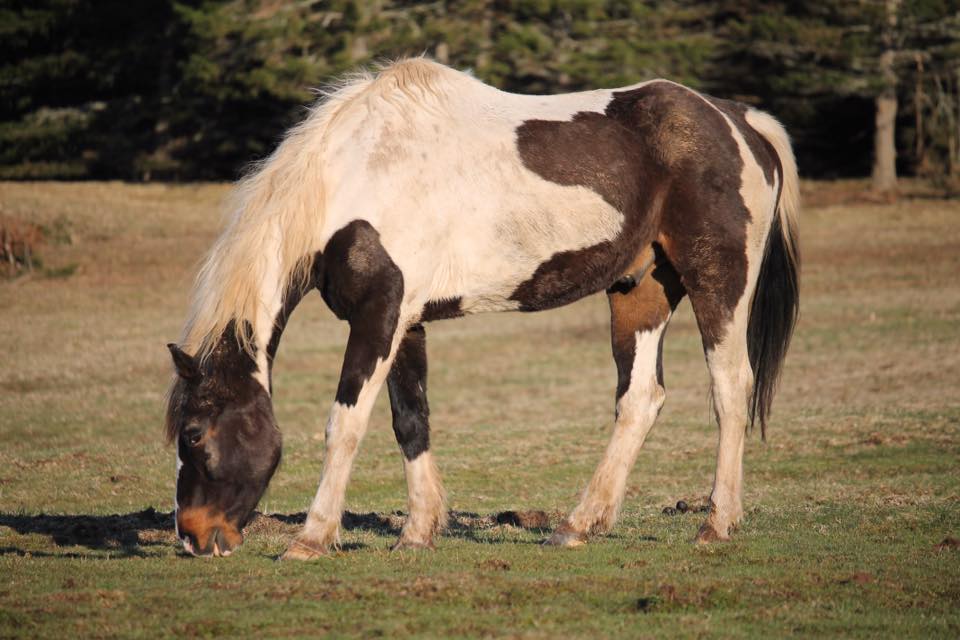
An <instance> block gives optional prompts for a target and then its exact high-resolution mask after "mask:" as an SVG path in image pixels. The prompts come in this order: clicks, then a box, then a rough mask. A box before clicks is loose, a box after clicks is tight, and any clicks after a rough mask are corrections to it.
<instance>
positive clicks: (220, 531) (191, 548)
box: [177, 508, 243, 557]
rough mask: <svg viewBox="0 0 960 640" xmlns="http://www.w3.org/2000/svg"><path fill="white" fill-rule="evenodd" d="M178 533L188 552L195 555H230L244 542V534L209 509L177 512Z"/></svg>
mask: <svg viewBox="0 0 960 640" xmlns="http://www.w3.org/2000/svg"><path fill="white" fill-rule="evenodd" d="M177 533H178V535H179V536H180V542H182V543H183V548H184V549H185V550H186V552H187V553H189V554H191V555H194V556H214V557H220V556H229V555H230V554H231V553H233V552H234V551H236V550H237V548H238V547H239V546H240V545H241V544H243V534H242V533H240V531H239V530H238V529H237V527H235V526H234V525H232V524H231V523H229V522H227V520H226V519H225V518H223V517H222V516H218V515H217V514H214V513H213V512H212V511H211V510H209V509H203V508H199V509H198V508H193V509H185V510H183V511H180V512H178V513H177Z"/></svg>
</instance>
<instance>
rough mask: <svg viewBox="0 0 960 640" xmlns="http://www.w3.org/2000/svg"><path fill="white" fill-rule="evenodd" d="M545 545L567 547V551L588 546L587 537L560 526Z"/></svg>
mask: <svg viewBox="0 0 960 640" xmlns="http://www.w3.org/2000/svg"><path fill="white" fill-rule="evenodd" d="M543 544H545V545H548V546H551V547H565V548H567V549H573V548H575V547H582V546H583V545H585V544H587V536H586V535H585V534H583V533H580V532H578V531H574V530H573V529H570V528H568V527H565V526H563V525H560V527H559V528H558V529H557V530H556V531H554V532H553V535H552V536H550V537H549V538H548V539H547V541H546V542H544V543H543Z"/></svg>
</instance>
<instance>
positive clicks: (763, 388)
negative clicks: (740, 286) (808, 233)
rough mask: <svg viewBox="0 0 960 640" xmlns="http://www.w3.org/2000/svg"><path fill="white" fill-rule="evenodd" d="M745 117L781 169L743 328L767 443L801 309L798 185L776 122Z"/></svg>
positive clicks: (754, 409)
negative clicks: (775, 398) (772, 407)
mask: <svg viewBox="0 0 960 640" xmlns="http://www.w3.org/2000/svg"><path fill="white" fill-rule="evenodd" d="M747 118H748V121H749V123H750V126H752V127H753V128H754V129H756V130H757V131H758V132H759V133H760V134H761V135H762V136H763V137H764V138H766V139H767V141H768V142H769V143H770V144H771V146H773V148H774V150H775V151H776V153H777V157H778V158H779V160H780V166H781V169H782V171H781V173H782V184H781V185H780V194H779V200H778V202H777V211H776V215H775V216H774V218H773V221H772V223H771V225H770V232H769V235H768V236H767V243H766V249H765V250H764V254H763V262H762V263H761V265H760V275H759V277H758V279H757V286H756V290H755V292H754V294H753V302H752V303H751V305H750V320H749V322H748V324H747V351H748V353H749V356H750V366H751V367H752V368H753V377H754V386H753V393H752V396H751V398H750V406H749V413H750V426H751V427H753V425H754V423H755V422H757V421H758V420H759V422H760V433H761V437H762V438H764V439H766V436H767V418H768V417H769V416H770V405H771V404H772V402H773V395H774V392H775V391H776V386H777V381H778V380H779V377H780V371H781V368H782V366H783V360H784V358H785V357H786V355H787V348H788V347H789V345H790V338H791V336H792V335H793V329H794V327H795V326H796V323H797V316H798V313H799V308H800V245H799V217H800V181H799V177H798V175H797V163H796V160H795V159H794V156H793V149H792V148H791V146H790V138H789V137H788V136H787V132H786V131H785V130H784V128H783V127H782V126H781V125H780V123H779V122H777V121H776V120H775V119H774V118H773V117H771V116H769V115H767V114H765V113H762V112H759V111H752V110H751V111H750V112H749V113H748V116H747Z"/></svg>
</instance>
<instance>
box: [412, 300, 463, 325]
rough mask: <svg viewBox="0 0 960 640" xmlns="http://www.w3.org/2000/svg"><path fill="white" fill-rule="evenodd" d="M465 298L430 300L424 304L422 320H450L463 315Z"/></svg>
mask: <svg viewBox="0 0 960 640" xmlns="http://www.w3.org/2000/svg"><path fill="white" fill-rule="evenodd" d="M462 303H463V299H462V298H460V297H459V296H458V297H456V298H442V299H440V300H430V301H428V302H427V304H425V305H424V306H423V312H422V313H421V314H420V321H421V322H433V321H434V320H449V319H451V318H459V317H461V316H463V308H462V306H461V305H462Z"/></svg>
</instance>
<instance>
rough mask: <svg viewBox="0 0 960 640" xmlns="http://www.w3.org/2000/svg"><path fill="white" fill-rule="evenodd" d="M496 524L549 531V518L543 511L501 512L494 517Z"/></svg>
mask: <svg viewBox="0 0 960 640" xmlns="http://www.w3.org/2000/svg"><path fill="white" fill-rule="evenodd" d="M496 521H497V524H509V525H510V526H512V527H520V528H522V529H539V530H544V529H549V528H550V516H548V515H547V514H546V512H545V511H538V510H533V511H501V512H500V513H498V514H497V515H496Z"/></svg>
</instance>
